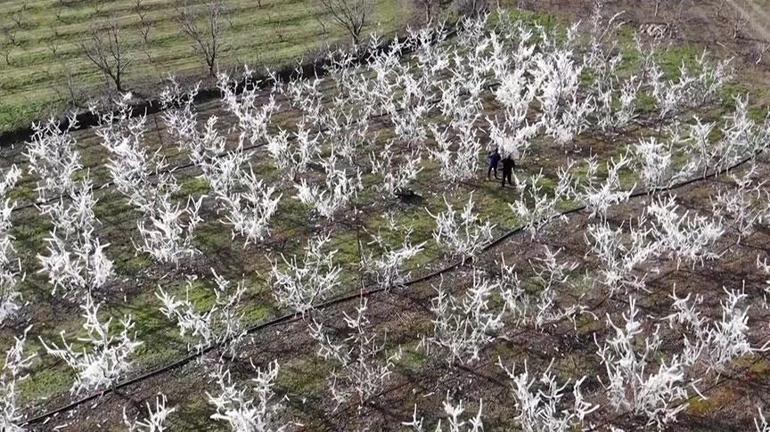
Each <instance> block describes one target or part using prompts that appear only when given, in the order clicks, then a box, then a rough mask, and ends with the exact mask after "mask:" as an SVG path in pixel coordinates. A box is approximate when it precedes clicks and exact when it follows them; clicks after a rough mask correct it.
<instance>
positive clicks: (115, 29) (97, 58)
mask: <svg viewBox="0 0 770 432" xmlns="http://www.w3.org/2000/svg"><path fill="white" fill-rule="evenodd" d="M81 48H82V50H83V53H84V54H85V56H86V57H87V58H88V60H90V61H91V63H93V64H94V66H96V68H97V69H98V70H99V72H101V73H102V75H104V77H105V80H108V81H110V80H111V81H112V82H113V83H114V84H115V88H116V89H117V91H118V92H121V93H123V92H125V88H124V87H123V86H124V81H123V78H124V77H125V74H126V70H127V69H128V67H129V66H130V64H131V57H130V56H129V54H128V52H127V47H126V41H125V40H124V39H122V38H121V34H120V24H118V22H117V20H115V19H112V20H111V21H110V22H109V23H108V24H107V25H106V26H104V27H101V28H92V29H91V36H90V38H89V39H88V40H87V41H86V42H84V43H82V44H81Z"/></svg>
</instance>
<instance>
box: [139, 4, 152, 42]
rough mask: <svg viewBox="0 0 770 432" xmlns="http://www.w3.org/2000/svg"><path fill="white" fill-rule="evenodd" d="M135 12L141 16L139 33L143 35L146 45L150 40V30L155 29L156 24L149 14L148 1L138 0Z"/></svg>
mask: <svg viewBox="0 0 770 432" xmlns="http://www.w3.org/2000/svg"><path fill="white" fill-rule="evenodd" d="M134 12H135V13H136V16H137V17H139V34H140V35H141V36H142V44H144V46H145V47H146V46H147V44H148V43H149V41H150V32H151V31H152V30H153V25H154V22H153V21H152V20H150V18H149V17H148V15H147V5H146V1H145V0H136V2H135V3H134Z"/></svg>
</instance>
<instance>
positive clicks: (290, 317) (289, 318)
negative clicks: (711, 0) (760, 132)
mask: <svg viewBox="0 0 770 432" xmlns="http://www.w3.org/2000/svg"><path fill="white" fill-rule="evenodd" d="M762 152H763V149H760V150H757V151H756V152H755V153H754V154H753V155H751V156H749V157H746V158H744V159H742V160H740V161H739V162H737V163H735V164H733V165H731V166H730V167H727V168H723V169H720V170H716V171H713V172H712V173H710V174H706V175H703V176H701V177H697V178H692V179H688V180H684V181H682V182H679V183H676V184H673V185H669V186H665V187H657V188H652V189H649V190H643V191H638V192H635V193H633V194H631V195H630V196H629V200H630V199H632V198H638V197H644V196H651V195H654V194H657V193H662V192H669V191H673V190H677V189H680V188H683V187H686V186H688V185H691V184H694V183H697V182H700V181H703V180H707V179H711V178H714V177H718V176H720V175H722V174H724V173H727V172H729V171H731V170H735V169H737V168H739V167H741V166H743V165H745V164H746V163H748V162H750V161H752V160H754V159H756V158H757V157H758V156H759V155H760V154H761V153H762ZM587 208H588V206H586V205H581V206H577V207H575V208H572V209H569V210H566V211H562V212H559V213H558V214H555V215H552V216H550V217H546V218H544V221H545V224H547V223H549V222H551V221H553V220H556V219H560V218H562V217H565V216H568V215H571V214H575V213H579V212H581V211H583V210H586V209H587ZM525 228H526V227H525V226H519V227H517V228H514V229H512V230H510V231H508V232H506V233H504V234H502V235H500V236H499V237H498V238H497V239H495V240H493V241H492V242H490V243H488V244H487V245H486V246H484V247H483V248H482V249H481V253H485V252H488V251H490V250H491V249H493V248H495V247H496V246H498V245H500V244H501V243H503V242H504V241H505V240H507V239H509V238H511V237H513V236H514V235H516V234H518V233H520V232H522V231H524V230H525ZM473 261H474V258H473V257H468V258H465V259H464V260H460V261H456V262H454V263H452V264H450V265H448V266H446V267H444V268H441V269H438V270H436V271H433V272H431V273H429V274H426V275H423V276H420V277H417V278H415V279H412V280H409V281H407V282H404V283H403V284H401V285H400V287H401V288H407V287H410V286H413V285H416V284H420V283H423V282H427V281H429V280H432V279H435V278H437V277H440V276H442V275H444V274H445V273H449V272H451V271H453V270H455V269H457V268H460V267H464V266H466V265H467V264H469V263H472V262H473ZM390 288H391V287H387V288H383V287H378V288H369V289H366V290H361V291H356V292H355V293H353V294H347V295H343V296H340V297H337V298H334V299H331V300H328V301H326V302H322V303H320V304H318V305H316V306H314V307H313V308H312V310H325V309H328V308H331V307H333V306H336V305H340V304H344V303H347V302H349V301H353V300H356V299H360V298H364V297H370V296H373V295H375V294H378V293H381V292H383V291H388V290H389V289H390ZM604 301H606V299H604V300H602V301H601V303H603V302H604ZM601 303H600V304H601ZM302 316H303V314H302V313H299V312H295V313H288V314H285V315H282V316H280V317H277V318H274V319H272V320H269V321H266V322H263V323H260V324H256V325H253V326H251V327H249V328H248V329H246V333H247V334H253V333H257V332H259V331H261V330H265V329H268V328H271V327H275V326H278V325H282V324H289V323H291V322H295V321H298V320H299V319H300V318H302ZM233 340H234V338H228V339H226V340H223V341H221V342H218V343H215V344H212V345H209V346H208V347H206V348H204V349H202V350H199V351H196V352H194V353H192V354H189V355H187V356H185V357H183V358H181V359H179V360H176V361H174V362H173V363H170V364H168V365H165V366H161V367H158V368H156V369H154V370H151V371H149V372H146V373H144V374H142V375H139V376H136V377H134V378H131V379H128V380H125V381H122V382H120V383H118V384H116V385H114V386H112V387H110V388H108V389H105V390H103V391H101V392H98V393H94V394H91V395H88V396H85V397H83V398H80V399H78V400H75V401H73V402H70V403H69V404H67V405H64V406H61V407H59V408H55V409H52V410H50V411H47V412H45V413H43V414H40V415H38V416H35V417H33V418H30V419H28V420H26V421H25V422H24V423H23V424H22V425H23V426H28V425H32V424H37V423H40V422H43V421H45V420H47V419H49V418H51V417H54V416H56V415H58V414H61V413H64V412H67V411H70V410H73V409H75V408H77V407H79V406H81V405H84V404H86V403H88V402H91V401H94V400H96V399H99V398H101V397H103V396H105V395H107V394H109V393H113V392H115V391H116V390H119V389H122V388H125V387H128V386H131V385H133V384H136V383H139V382H142V381H144V380H147V379H149V378H152V377H155V376H158V375H161V374H164V373H166V372H169V371H172V370H174V369H178V368H180V367H182V366H184V365H187V364H188V363H190V362H192V361H193V360H195V359H198V358H200V357H202V356H203V355H204V354H207V353H209V352H212V351H214V350H216V349H219V348H221V347H223V346H225V345H226V344H228V343H230V342H232V341H233Z"/></svg>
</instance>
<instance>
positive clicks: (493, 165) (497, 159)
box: [487, 147, 502, 180]
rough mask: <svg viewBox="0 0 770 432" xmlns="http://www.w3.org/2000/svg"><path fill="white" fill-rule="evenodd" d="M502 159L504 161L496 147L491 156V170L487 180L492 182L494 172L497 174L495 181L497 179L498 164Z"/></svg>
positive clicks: (488, 171) (488, 172)
mask: <svg viewBox="0 0 770 432" xmlns="http://www.w3.org/2000/svg"><path fill="white" fill-rule="evenodd" d="M500 159H502V156H500V153H499V152H498V151H497V147H495V150H494V151H493V152H492V153H490V154H489V169H488V170H487V180H491V179H492V177H491V175H492V171H494V172H495V179H497V178H498V177H497V164H498V163H499V162H500Z"/></svg>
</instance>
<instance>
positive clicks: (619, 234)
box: [0, 1, 770, 432]
mask: <svg viewBox="0 0 770 432" xmlns="http://www.w3.org/2000/svg"><path fill="white" fill-rule="evenodd" d="M519 3H520V4H519V6H521V7H522V8H523V9H516V8H514V7H513V5H509V6H510V7H509V8H504V9H500V10H498V11H494V12H490V13H488V14H487V13H480V14H478V15H477V16H468V17H466V18H463V19H461V20H459V21H458V22H457V23H452V24H445V25H443V26H442V25H431V26H425V27H422V28H420V29H418V30H410V31H409V32H407V33H406V34H404V35H402V36H401V37H399V38H397V39H389V42H388V43H387V44H384V45H379V46H373V45H372V46H369V47H368V49H360V50H359V51H358V53H357V54H352V53H350V52H347V51H345V50H339V51H335V52H333V53H331V54H329V57H330V59H331V61H330V66H328V67H327V68H326V69H325V70H323V71H320V72H319V73H318V74H317V76H306V77H295V78H293V79H291V80H289V81H276V80H262V81H259V80H258V78H256V77H257V75H256V74H255V73H252V72H251V71H250V70H249V69H242V70H239V71H237V72H233V74H231V75H226V74H220V75H219V77H218V79H217V82H216V85H217V87H218V89H219V92H220V94H221V97H220V98H218V99H216V100H210V101H206V102H203V103H193V101H195V100H196V94H197V92H198V91H200V88H199V87H197V86H196V85H195V84H194V82H191V81H190V80H188V79H180V80H167V81H166V82H165V84H164V86H163V88H162V89H160V90H159V91H158V99H159V101H160V103H161V104H162V107H163V109H162V110H160V112H158V113H155V114H147V115H146V114H144V113H143V112H137V111H136V110H133V109H132V105H131V103H132V102H133V100H134V99H132V95H130V94H126V95H123V96H118V97H116V98H114V99H113V100H112V101H111V102H110V104H109V105H108V106H100V107H98V108H96V109H98V110H99V115H100V121H99V124H98V125H97V126H95V127H93V128H82V129H81V128H77V127H76V125H75V124H73V123H70V126H72V127H65V126H63V124H59V123H58V122H56V121H52V122H49V123H39V124H36V125H35V128H34V129H35V134H34V136H32V137H30V138H29V139H28V140H26V141H25V142H18V143H13V144H12V145H7V146H3V147H2V148H0V155H1V156H2V157H1V158H0V160H1V161H2V162H1V163H2V165H0V168H1V169H2V172H1V174H2V177H0V192H2V200H0V265H2V267H1V270H0V271H1V272H2V273H0V352H5V353H7V355H6V356H5V357H4V360H5V361H4V362H3V360H0V365H2V366H4V367H3V369H0V407H1V408H2V409H0V429H2V430H9V431H26V430H31V431H49V430H76V431H80V430H83V431H91V430H108V431H125V430H129V431H198V430H206V431H208V430H211V431H215V430H216V431H220V430H221V431H278V430H286V431H295V430H297V431H300V430H302V431H317V430H320V431H342V430H351V431H353V430H398V431H428V430H440V431H481V430H484V431H498V430H499V431H519V430H521V431H527V432H529V431H538V432H545V431H548V432H552V431H565V432H566V431H612V432H617V431H642V430H644V431H647V430H649V431H663V430H665V431H757V432H768V431H770V425H769V424H768V420H766V419H765V417H766V415H770V414H766V413H770V406H768V405H769V404H768V401H767V395H768V394H770V391H768V390H770V358H768V350H770V305H768V299H767V295H768V294H770V250H769V249H768V244H770V243H769V241H770V199H769V195H768V193H770V186H768V184H767V179H768V175H769V174H770V164H768V162H769V160H768V155H767V152H768V146H770V111H769V109H768V106H769V104H770V99H768V97H769V96H770V92H769V91H770V79H768V78H770V75H769V74H768V70H767V62H766V61H765V59H764V51H763V50H764V48H763V45H762V43H763V42H762V41H763V39H762V38H763V37H764V36H763V35H764V34H765V33H766V30H765V29H766V28H770V20H768V21H765V20H764V19H763V18H762V14H761V13H759V12H753V13H749V12H748V11H750V10H751V9H750V8H751V7H752V6H753V7H757V8H759V11H760V12H761V11H763V10H766V9H763V8H764V7H765V6H764V5H763V3H761V2H754V3H738V2H726V3H725V2H721V1H713V2H703V3H699V4H697V5H695V6H690V7H687V3H688V2H668V3H663V2H661V4H656V2H654V1H650V2H625V3H624V2H605V3H597V4H594V2H588V1H580V2H569V3H564V2H561V3H560V2H540V3H535V2H519ZM530 3H531V4H530ZM656 9H657V10H656ZM704 23H710V24H711V26H705V25H704ZM763 23H765V24H763ZM362 52H363V53H365V54H361V53H362ZM250 77H251V78H250ZM494 148H498V149H499V150H500V152H501V153H502V154H503V155H507V154H513V155H515V159H516V168H515V170H514V172H513V181H512V184H505V185H504V186H501V183H500V180H499V179H494V178H492V179H490V180H488V178H487V164H486V160H487V155H488V153H489V151H490V150H492V149H494ZM500 174H502V173H498V175H500Z"/></svg>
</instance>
